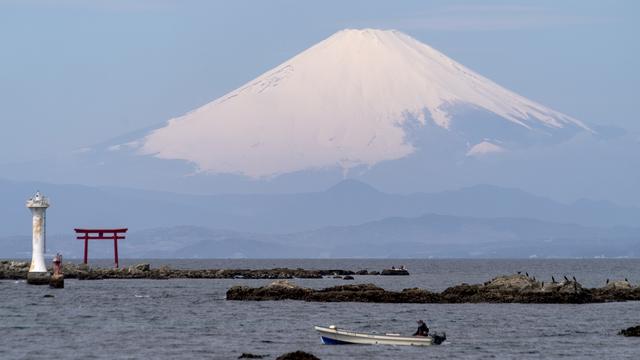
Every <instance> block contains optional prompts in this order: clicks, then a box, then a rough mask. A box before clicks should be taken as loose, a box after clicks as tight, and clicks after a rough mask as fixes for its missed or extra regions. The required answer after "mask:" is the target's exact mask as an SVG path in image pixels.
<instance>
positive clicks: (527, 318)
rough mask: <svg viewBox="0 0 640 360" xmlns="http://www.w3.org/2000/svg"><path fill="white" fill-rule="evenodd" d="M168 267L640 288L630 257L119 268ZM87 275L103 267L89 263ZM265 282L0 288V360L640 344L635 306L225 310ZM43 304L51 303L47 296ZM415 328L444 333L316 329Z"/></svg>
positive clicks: (458, 355)
mask: <svg viewBox="0 0 640 360" xmlns="http://www.w3.org/2000/svg"><path fill="white" fill-rule="evenodd" d="M144 262H148V263H151V265H152V266H160V265H169V266H172V267H176V268H191V269H200V268H243V269H263V268H275V267H289V268H304V269H348V270H360V269H368V270H378V271H379V270H382V269H384V268H390V267H391V266H396V267H398V266H401V265H404V266H405V267H407V268H408V270H409V271H410V273H411V275H410V276H355V280H353V281H346V280H342V279H334V278H331V277H328V278H324V279H293V280H291V281H292V282H294V283H296V284H299V285H301V286H307V287H313V288H322V287H328V286H334V285H339V284H352V283H373V284H376V285H378V286H381V287H383V288H385V289H389V290H401V289H403V288H412V287H420V288H426V289H429V290H432V291H442V290H444V289H445V288H447V287H449V286H452V285H456V284H460V283H482V282H484V281H487V280H489V279H491V278H493V277H495V276H496V275H500V274H513V273H516V272H517V271H520V272H522V273H525V272H526V273H528V274H529V275H530V276H535V277H536V278H537V279H539V280H542V281H549V280H550V279H551V276H552V275H553V276H555V277H556V279H558V278H562V276H568V277H572V276H575V277H576V278H577V280H578V281H579V282H580V283H582V284H583V285H584V286H587V287H596V286H602V285H604V284H605V282H606V279H607V278H609V279H624V278H628V279H629V280H630V281H631V282H633V283H635V284H638V283H640V259H588V260H586V259H558V260H541V259H527V260H440V259H438V260H432V259H425V260H418V259H411V260H407V259H331V260H311V259H278V260H248V259H228V260H227V259H225V260H222V259H210V260H139V259H136V260H122V261H121V265H122V266H128V265H132V264H136V263H144ZM92 265H94V266H109V265H110V262H109V261H108V260H96V261H94V262H93V263H92ZM269 282H270V280H247V279H207V280H203V279H193V280H188V279H178V280H94V281H88V280H87V281H80V280H73V279H68V280H66V281H65V288H64V289H50V288H48V287H46V286H30V285H27V284H26V283H25V282H24V281H13V280H1V281H0V358H1V359H237V358H238V357H239V356H240V355H241V354H242V353H252V354H256V355H268V356H267V357H265V358H266V359H275V358H276V357H278V356H279V355H282V354H283V353H286V352H291V351H296V350H303V351H306V352H309V353H312V354H314V355H315V356H317V357H319V358H320V359H639V358H640V338H626V337H623V336H620V335H617V333H618V331H620V330H621V329H623V328H627V327H630V326H635V325H640V302H619V303H604V304H584V305H568V304H368V303H309V302H302V301H264V302H245V301H227V300H225V292H226V291H227V289H228V288H229V287H231V286H233V285H248V286H260V285H266V284H268V283H269ZM48 295H52V297H51V296H48ZM418 319H423V320H425V321H426V322H427V324H428V326H429V328H430V329H431V331H437V332H440V333H441V332H445V333H446V335H447V341H446V342H445V343H444V344H443V345H440V346H435V345H434V346H430V347H408V346H384V345H378V346H366V345H337V346H336V345H322V344H321V342H320V337H319V335H318V334H317V333H316V332H315V331H314V330H313V326H314V325H337V326H338V327H342V328H346V329H351V330H357V331H363V332H371V333H387V332H390V333H402V334H410V333H412V332H413V331H415V329H416V327H417V324H416V320H418Z"/></svg>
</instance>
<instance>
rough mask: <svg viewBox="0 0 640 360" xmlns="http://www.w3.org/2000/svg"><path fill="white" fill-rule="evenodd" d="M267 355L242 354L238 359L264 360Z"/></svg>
mask: <svg viewBox="0 0 640 360" xmlns="http://www.w3.org/2000/svg"><path fill="white" fill-rule="evenodd" d="M267 356H269V355H257V354H252V353H242V355H240V356H238V359H262V358H266V357H267Z"/></svg>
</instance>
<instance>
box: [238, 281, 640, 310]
mask: <svg viewBox="0 0 640 360" xmlns="http://www.w3.org/2000/svg"><path fill="white" fill-rule="evenodd" d="M284 284H288V283H286V282H285V283H284ZM285 299H286V300H303V301H317V302H344V301H350V302H375V303H421V304H424V303H449V304H455V303H539V304H547V303H553V304H584V303H598V302H607V301H631V300H635V301H637V300H640V288H638V287H635V288H630V289H625V288H614V287H610V288H598V289H585V288H583V287H582V285H580V284H579V283H578V282H576V281H571V280H569V281H563V282H560V283H546V284H544V286H543V284H542V283H540V282H538V281H535V280H533V279H532V278H529V277H527V276H524V275H520V274H518V275H502V276H498V277H495V278H493V279H491V280H490V281H487V282H485V283H484V284H471V285H470V284H460V285H456V286H452V287H449V288H447V289H445V290H444V291H443V292H441V293H433V292H430V291H428V290H425V289H419V288H412V289H404V290H402V291H400V292H397V291H387V290H385V289H382V288H380V287H378V286H376V285H373V284H350V285H340V286H333V287H328V288H325V289H319V290H316V289H310V288H301V287H296V286H293V287H291V286H273V285H269V286H264V287H258V288H251V287H246V286H234V287H232V288H230V289H229V290H228V291H227V300H285Z"/></svg>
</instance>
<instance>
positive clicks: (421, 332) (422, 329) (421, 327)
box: [413, 320, 429, 336]
mask: <svg viewBox="0 0 640 360" xmlns="http://www.w3.org/2000/svg"><path fill="white" fill-rule="evenodd" d="M413 336H429V328H428V327H427V324H425V322H424V321H423V320H418V330H416V332H415V333H414V334H413Z"/></svg>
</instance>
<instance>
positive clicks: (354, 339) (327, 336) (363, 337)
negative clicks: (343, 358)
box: [315, 326, 433, 346]
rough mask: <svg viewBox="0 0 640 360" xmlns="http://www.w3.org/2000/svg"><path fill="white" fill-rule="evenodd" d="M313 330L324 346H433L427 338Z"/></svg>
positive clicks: (323, 328) (318, 328)
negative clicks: (318, 334)
mask: <svg viewBox="0 0 640 360" xmlns="http://www.w3.org/2000/svg"><path fill="white" fill-rule="evenodd" d="M315 329H316V331H317V332H319V333H320V339H321V340H322V343H323V344H325V345H347V344H349V345H354V344H358V345H405V346H429V345H432V344H433V339H432V338H431V337H428V336H424V337H422V336H400V335H375V334H367V333H359V332H355V331H350V330H343V329H338V328H326V327H322V326H316V327H315Z"/></svg>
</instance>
